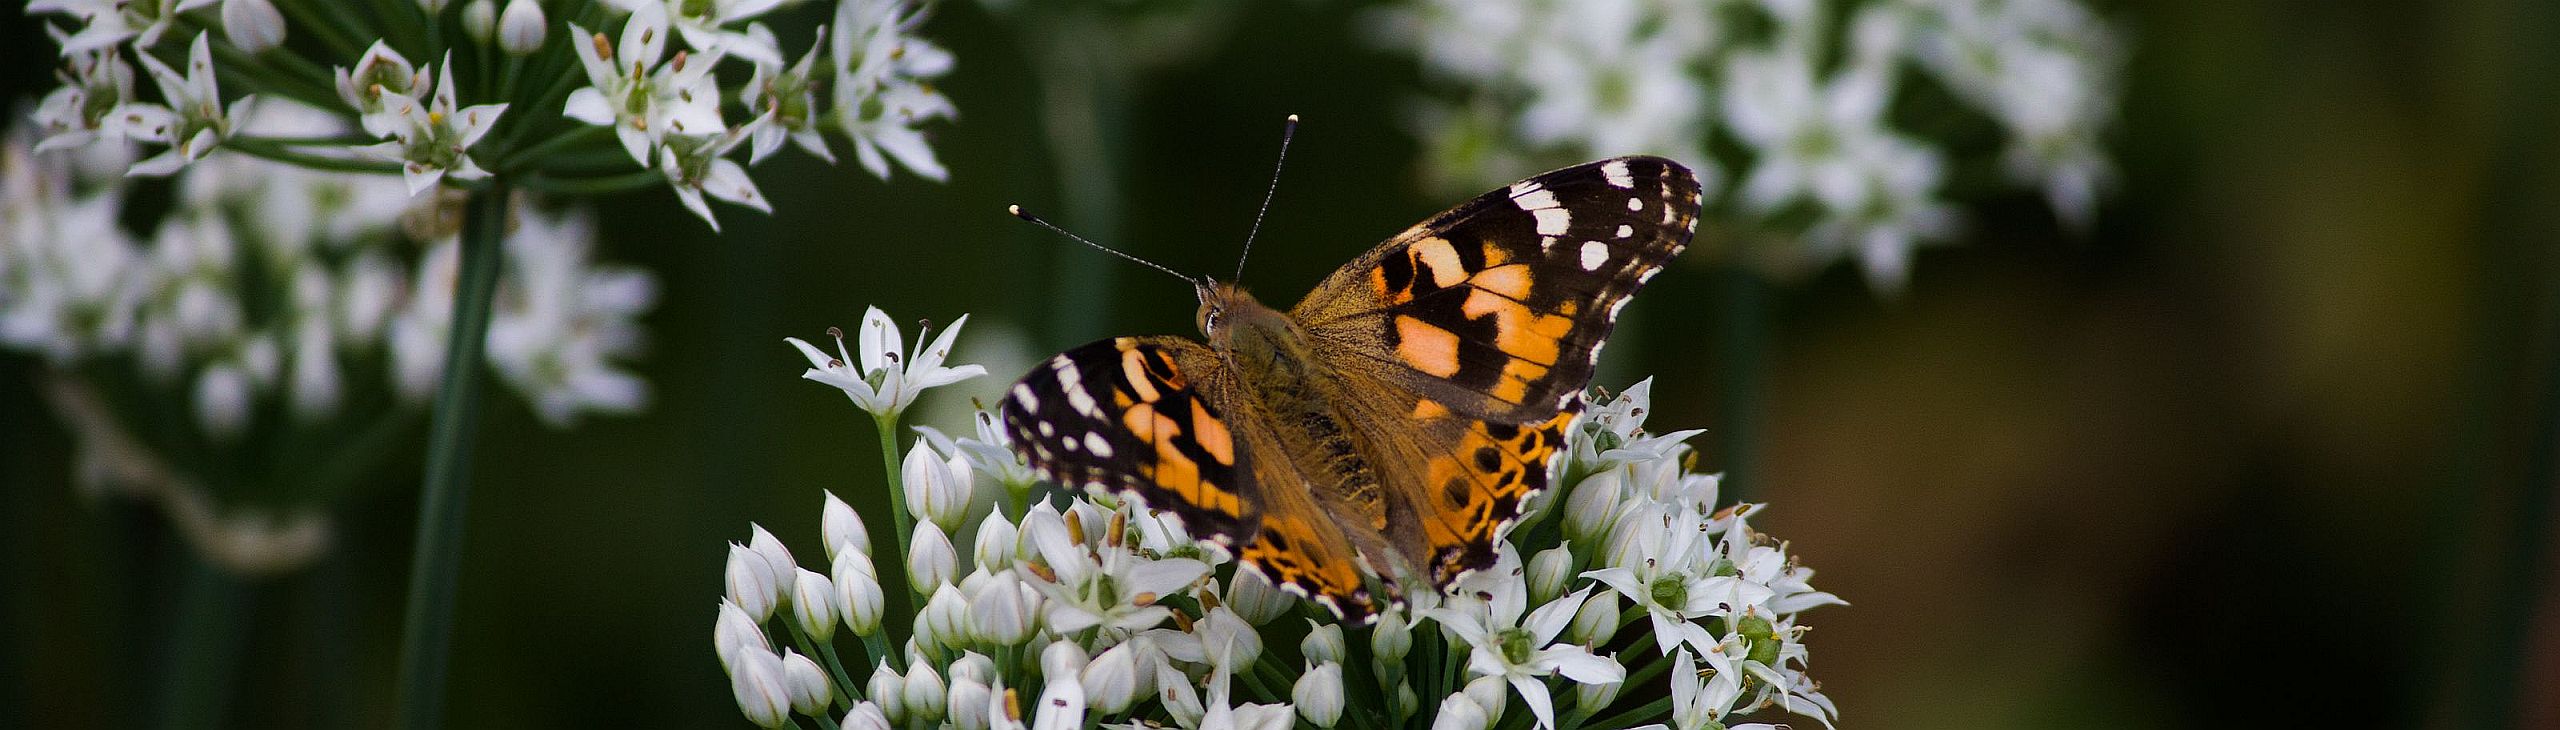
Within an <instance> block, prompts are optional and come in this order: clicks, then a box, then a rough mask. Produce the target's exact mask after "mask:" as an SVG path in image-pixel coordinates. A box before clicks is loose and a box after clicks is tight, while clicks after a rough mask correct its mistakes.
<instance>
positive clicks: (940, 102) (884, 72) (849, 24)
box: [830, 0, 958, 180]
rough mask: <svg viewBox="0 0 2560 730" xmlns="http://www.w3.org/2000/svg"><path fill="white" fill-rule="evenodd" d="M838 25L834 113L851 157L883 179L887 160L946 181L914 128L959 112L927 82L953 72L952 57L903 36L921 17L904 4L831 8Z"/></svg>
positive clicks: (863, 1) (896, 0)
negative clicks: (849, 140) (850, 146)
mask: <svg viewBox="0 0 2560 730" xmlns="http://www.w3.org/2000/svg"><path fill="white" fill-rule="evenodd" d="M835 20H836V22H835V37H834V39H833V40H834V44H833V46H832V50H833V51H834V53H833V55H832V56H830V58H831V63H833V64H834V69H833V70H834V72H835V89H834V92H835V99H834V101H835V112H834V113H835V115H836V118H837V120H838V123H839V124H841V125H843V128H844V133H845V136H846V137H849V138H852V140H853V151H854V157H855V159H858V160H860V161H861V162H862V167H863V168H864V169H867V170H870V171H871V174H873V175H877V176H880V177H881V178H884V179H885V178H887V177H888V176H889V161H888V158H891V157H894V158H897V160H898V163H899V164H901V165H904V166H906V168H907V169H908V170H910V171H913V172H915V174H917V175H921V176H923V177H925V178H927V179H931V180H942V179H945V178H947V177H949V173H948V172H946V171H945V170H944V169H943V167H942V163H941V162H940V161H938V160H936V159H934V155H933V148H931V147H929V146H926V144H925V139H924V133H923V132H922V131H921V130H918V129H917V128H916V126H917V125H920V124H923V123H925V122H927V121H931V120H934V119H940V118H946V117H950V116H953V115H955V114H957V113H958V109H956V108H955V107H953V106H952V105H951V100H950V99H948V98H944V97H943V96H942V94H941V92H937V91H934V90H933V88H932V87H931V86H928V85H926V83H925V82H924V80H925V79H930V78H933V77H937V76H941V75H942V74H944V73H946V72H948V71H950V69H951V54H950V52H948V51H945V50H942V49H941V48H940V47H937V46H935V45H933V44H931V43H927V42H925V41H923V40H920V39H917V38H914V37H912V36H910V35H908V31H910V30H911V29H913V28H914V27H915V25H917V24H919V23H921V22H923V20H924V15H923V11H921V10H911V9H910V8H909V6H908V3H907V2H905V0H854V1H852V2H845V3H840V4H838V5H837V6H836V18H835ZM883 152H885V153H887V154H886V155H885V156H884V155H883V154H882V153H883Z"/></svg>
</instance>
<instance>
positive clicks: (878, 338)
mask: <svg viewBox="0 0 2560 730" xmlns="http://www.w3.org/2000/svg"><path fill="white" fill-rule="evenodd" d="M968 323H969V315H965V314H964V315H960V318H959V319H958V320H955V321H953V322H952V323H951V326H950V327H947V328H944V329H943V330H942V335H941V336H940V337H937V338H935V339H934V340H933V341H932V343H931V344H927V343H926V342H925V340H924V336H925V331H924V330H922V329H919V330H918V331H917V332H916V349H915V351H913V352H900V351H899V350H901V349H902V348H903V347H904V343H905V340H904V338H903V337H902V336H900V335H899V333H898V326H897V325H896V324H894V323H891V322H890V321H889V315H887V314H885V313H882V312H881V311H880V308H879V307H872V308H870V309H869V310H866V311H864V312H863V314H862V325H861V330H860V332H859V333H858V334H857V338H858V340H859V345H860V347H859V348H858V352H859V353H860V356H859V357H855V356H854V355H852V354H849V353H847V352H845V346H844V334H843V332H841V331H838V330H829V331H828V334H829V335H831V336H833V337H835V340H836V354H835V355H834V356H829V355H827V353H826V352H824V351H821V350H819V349H818V348H816V347H814V346H811V345H810V344H809V343H808V342H805V341H802V340H801V339H800V338H797V337H790V338H784V341H785V342H789V343H791V346H792V347H796V348H799V349H800V354H802V355H805V356H807V357H808V358H809V365H810V369H809V370H808V371H807V372H805V373H802V374H801V377H803V378H807V379H809V380H814V381H817V382H820V383H824V384H827V385H832V386H835V387H836V388H837V389H839V390H843V391H844V394H845V397H847V398H851V399H853V404H854V406H856V407H859V408H861V409H862V410H864V411H867V412H870V413H871V414H872V415H873V416H877V417H883V418H892V417H895V416H896V415H897V414H899V413H900V412H903V411H905V410H906V408H907V405H908V404H911V403H914V402H915V399H916V396H918V395H920V394H922V393H924V391H925V390H927V389H930V388H937V387H941V386H945V385H950V384H952V383H957V382H960V381H963V380H967V379H970V378H974V377H978V376H980V375H985V374H987V369H986V368H985V367H982V366H978V365H960V366H956V367H944V366H943V364H942V363H943V361H944V360H945V359H946V358H949V357H950V356H951V346H952V343H953V342H954V341H955V340H957V339H958V338H959V336H960V328H961V327H962V326H963V325H966V324H968Z"/></svg>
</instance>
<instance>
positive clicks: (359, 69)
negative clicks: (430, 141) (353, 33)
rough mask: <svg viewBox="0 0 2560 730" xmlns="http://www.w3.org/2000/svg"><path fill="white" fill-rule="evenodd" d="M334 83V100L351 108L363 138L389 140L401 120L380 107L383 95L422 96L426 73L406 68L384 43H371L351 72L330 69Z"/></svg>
mask: <svg viewBox="0 0 2560 730" xmlns="http://www.w3.org/2000/svg"><path fill="white" fill-rule="evenodd" d="M333 70H334V72H335V74H336V76H337V81H338V98H339V99H340V100H343V101H345V102H347V106H351V107H354V108H355V110H356V119H357V121H358V122H359V123H361V124H362V125H363V126H364V131H365V133H366V134H371V135H373V136H376V137H389V136H392V135H394V134H398V133H399V131H400V127H401V125H402V123H403V119H402V118H401V116H400V115H399V114H398V113H397V112H396V111H394V110H393V109H391V108H390V107H388V106H386V105H385V104H384V103H383V98H384V97H385V96H386V95H397V96H406V97H411V98H415V97H418V96H424V95H425V94H424V92H425V91H426V87H427V70H426V69H423V68H417V67H414V66H411V65H410V64H409V59H408V57H406V56H402V55H400V52H399V51H398V50H394V49H393V48H392V47H391V45H390V44H389V43H388V42H385V41H374V42H373V47H372V48H368V49H365V52H364V56H363V57H362V59H361V60H358V61H356V65H355V68H352V69H349V68H347V67H344V66H341V67H338V68H336V69H333Z"/></svg>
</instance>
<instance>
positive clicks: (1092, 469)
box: [1001, 337, 1261, 545]
mask: <svg viewBox="0 0 2560 730" xmlns="http://www.w3.org/2000/svg"><path fill="white" fill-rule="evenodd" d="M1225 377H1227V375H1226V372H1225V367H1224V366H1223V365H1222V364H1220V361H1219V359H1218V357H1217V355H1215V354H1214V353H1211V352H1210V351H1209V348H1208V347H1206V346H1204V345H1201V344H1199V343H1197V342H1192V341H1190V340H1185V339H1182V338H1179V337H1116V338H1112V339H1108V340H1101V341H1098V342H1093V343H1090V344H1087V345H1084V346H1082V347H1077V348H1075V349H1072V350H1068V351H1066V352H1063V353H1059V354H1058V355H1057V356H1056V357H1052V358H1049V359H1048V360H1047V361H1045V362H1042V363H1041V364H1040V365H1038V366H1036V367H1034V368H1032V370H1031V373H1030V374H1028V375H1025V376H1023V378H1022V380H1020V381H1018V382H1015V383H1014V385H1013V387H1012V388H1011V389H1010V390H1008V391H1006V393H1005V398H1004V404H1003V406H1002V407H1001V410H1002V411H1003V414H1004V423H1005V429H1006V431H1007V432H1008V435H1010V436H1011V437H1012V440H1013V449H1014V451H1015V452H1017V453H1020V454H1021V455H1022V457H1023V460H1024V461H1025V462H1027V463H1029V464H1030V465H1031V467H1032V468H1033V469H1035V470H1037V471H1039V472H1040V475H1041V476H1042V477H1043V478H1046V479H1048V480H1049V481H1050V482H1052V483H1055V484H1059V485H1061V486H1067V487H1083V488H1085V489H1088V490H1095V491H1101V492H1108V493H1112V494H1116V495H1120V496H1123V497H1130V498H1135V499H1137V500H1138V501H1139V502H1140V503H1142V504H1144V505H1145V506H1146V507H1148V508H1150V509H1154V510H1158V511H1161V512H1166V513H1170V514H1172V515H1174V516H1176V517H1178V518H1180V519H1181V521H1182V524H1183V527H1184V529H1186V530H1187V531H1189V532H1190V533H1191V534H1193V535H1195V536H1198V537H1201V538H1204V539H1209V540H1215V541H1217V542H1218V543H1220V544H1223V545H1234V544H1236V543H1237V542H1239V541H1242V540H1244V539H1246V538H1249V537H1251V536H1252V534H1253V531H1254V527H1255V520H1256V519H1257V518H1258V516H1259V513H1260V506H1261V505H1260V503H1259V502H1258V501H1257V500H1256V499H1254V497H1253V494H1254V491H1253V489H1254V488H1253V482H1252V478H1253V477H1252V474H1253V471H1252V469H1251V467H1250V466H1249V465H1248V463H1247V461H1246V454H1245V449H1244V448H1243V444H1242V443H1241V442H1240V441H1238V440H1237V438H1236V436H1235V434H1234V432H1233V431H1232V430H1231V429H1230V428H1229V427H1228V423H1227V419H1226V417H1225V416H1224V415H1223V414H1221V413H1219V411H1218V409H1217V407H1216V406H1214V405H1212V404H1211V403H1210V400H1209V398H1208V397H1207V395H1206V392H1205V387H1204V386H1207V385H1208V384H1210V383H1211V381H1213V380H1219V379H1223V378H1225Z"/></svg>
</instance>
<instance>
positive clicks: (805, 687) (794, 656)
mask: <svg viewBox="0 0 2560 730" xmlns="http://www.w3.org/2000/svg"><path fill="white" fill-rule="evenodd" d="M782 686H783V691H784V692H785V693H787V694H788V695H789V696H790V698H791V710H792V711H793V712H798V713H800V714H803V715H808V716H810V717H817V716H818V715H819V714H820V713H824V712H826V711H827V706H828V705H832V704H835V701H836V691H835V685H834V683H832V682H829V681H828V680H827V672H826V670H824V669H819V668H818V663H817V662H814V661H810V660H809V658H808V657H805V656H801V655H800V652H796V651H792V650H789V649H784V650H782Z"/></svg>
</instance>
